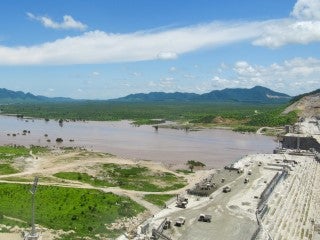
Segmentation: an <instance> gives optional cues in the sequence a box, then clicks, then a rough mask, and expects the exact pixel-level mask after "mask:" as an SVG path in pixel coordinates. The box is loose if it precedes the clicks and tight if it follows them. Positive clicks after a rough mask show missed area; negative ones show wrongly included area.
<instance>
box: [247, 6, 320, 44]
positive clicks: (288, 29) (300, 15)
mask: <svg viewBox="0 0 320 240" xmlns="http://www.w3.org/2000/svg"><path fill="white" fill-rule="evenodd" d="M265 23H266V24H265V26H264V27H263V28H264V31H263V33H262V35H261V36H258V37H257V39H256V40H254V41H253V44H254V45H259V46H266V47H270V48H278V47H281V46H284V45H287V44H308V43H311V42H318V41H320V1H319V0H298V1H297V2H296V4H295V6H294V8H293V11H292V12H291V18H287V19H279V20H274V21H269V22H268V21H267V22H265Z"/></svg>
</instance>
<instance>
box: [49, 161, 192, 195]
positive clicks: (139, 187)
mask: <svg viewBox="0 0 320 240" xmlns="http://www.w3.org/2000/svg"><path fill="white" fill-rule="evenodd" d="M101 168H102V169H101V171H100V172H99V174H98V175H97V176H96V177H93V176H90V175H88V174H86V173H76V172H60V173H56V174H55V175H54V176H56V177H59V178H63V179H68V180H76V181H80V182H85V183H89V184H91V185H94V186H107V187H111V186H119V187H120V188H123V189H128V190H136V191H146V192H163V191H169V190H175V189H179V188H182V187H184V186H185V185H186V181H185V179H184V178H181V177H177V176H176V175H174V174H172V173H168V172H153V171H150V169H148V168H146V167H141V166H130V165H117V164H103V165H102V167H101Z"/></svg>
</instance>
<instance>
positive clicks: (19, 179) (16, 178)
mask: <svg viewBox="0 0 320 240" xmlns="http://www.w3.org/2000/svg"><path fill="white" fill-rule="evenodd" d="M1 180H5V181H12V182H32V181H33V179H30V178H22V177H5V178H1Z"/></svg>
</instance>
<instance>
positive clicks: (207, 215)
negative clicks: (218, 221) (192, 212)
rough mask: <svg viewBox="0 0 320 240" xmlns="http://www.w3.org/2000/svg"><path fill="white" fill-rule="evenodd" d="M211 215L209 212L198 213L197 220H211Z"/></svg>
mask: <svg viewBox="0 0 320 240" xmlns="http://www.w3.org/2000/svg"><path fill="white" fill-rule="evenodd" d="M211 218H212V216H211V215H209V214H203V213H202V214H200V216H199V218H198V221H199V222H211Z"/></svg>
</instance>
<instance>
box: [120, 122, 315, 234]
mask: <svg viewBox="0 0 320 240" xmlns="http://www.w3.org/2000/svg"><path fill="white" fill-rule="evenodd" d="M299 125H300V128H299V130H300V132H290V133H287V134H286V135H285V136H283V138H282V141H281V147H280V148H279V149H277V150H276V151H275V153H273V154H255V155H248V156H245V157H243V158H242V159H240V160H239V161H237V162H235V163H234V164H232V166H228V167H226V168H225V169H220V170H216V172H215V173H213V174H210V175H208V176H204V177H203V179H202V180H201V181H199V184H198V185H196V186H195V187H194V188H192V189H189V190H188V191H187V192H182V193H181V194H183V195H185V196H187V198H188V204H187V205H186V207H185V208H179V207H177V206H176V203H175V202H171V203H168V204H167V207H166V208H165V209H163V210H162V211H160V212H159V213H158V214H156V215H154V216H153V217H152V218H150V219H148V220H147V221H146V222H144V223H143V224H142V225H141V226H140V227H139V228H138V232H137V234H136V237H135V238H134V239H150V238H152V239H172V240H175V239H190V240H191V239H203V240H206V239H208V240H209V239H223V240H248V239H251V240H319V239H320V164H319V161H320V157H319V145H320V144H319V140H318V139H319V136H320V129H319V120H317V119H306V120H305V121H303V122H301V123H299ZM211 186H212V187H211ZM226 186H227V187H228V189H229V190H228V191H224V189H225V188H226ZM201 216H210V221H208V222H203V221H200V220H199V219H201ZM164 219H166V221H171V223H172V224H171V225H170V227H169V228H165V229H164V228H161V229H159V226H162V225H161V224H162V223H163V222H164ZM178 219H184V221H183V224H179V225H178V226H175V222H176V221H179V220H178ZM142 229H143V231H141V230H142ZM152 229H157V231H160V232H161V234H160V235H157V236H152V234H151V232H152ZM161 236H164V237H161ZM122 239H125V238H122Z"/></svg>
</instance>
